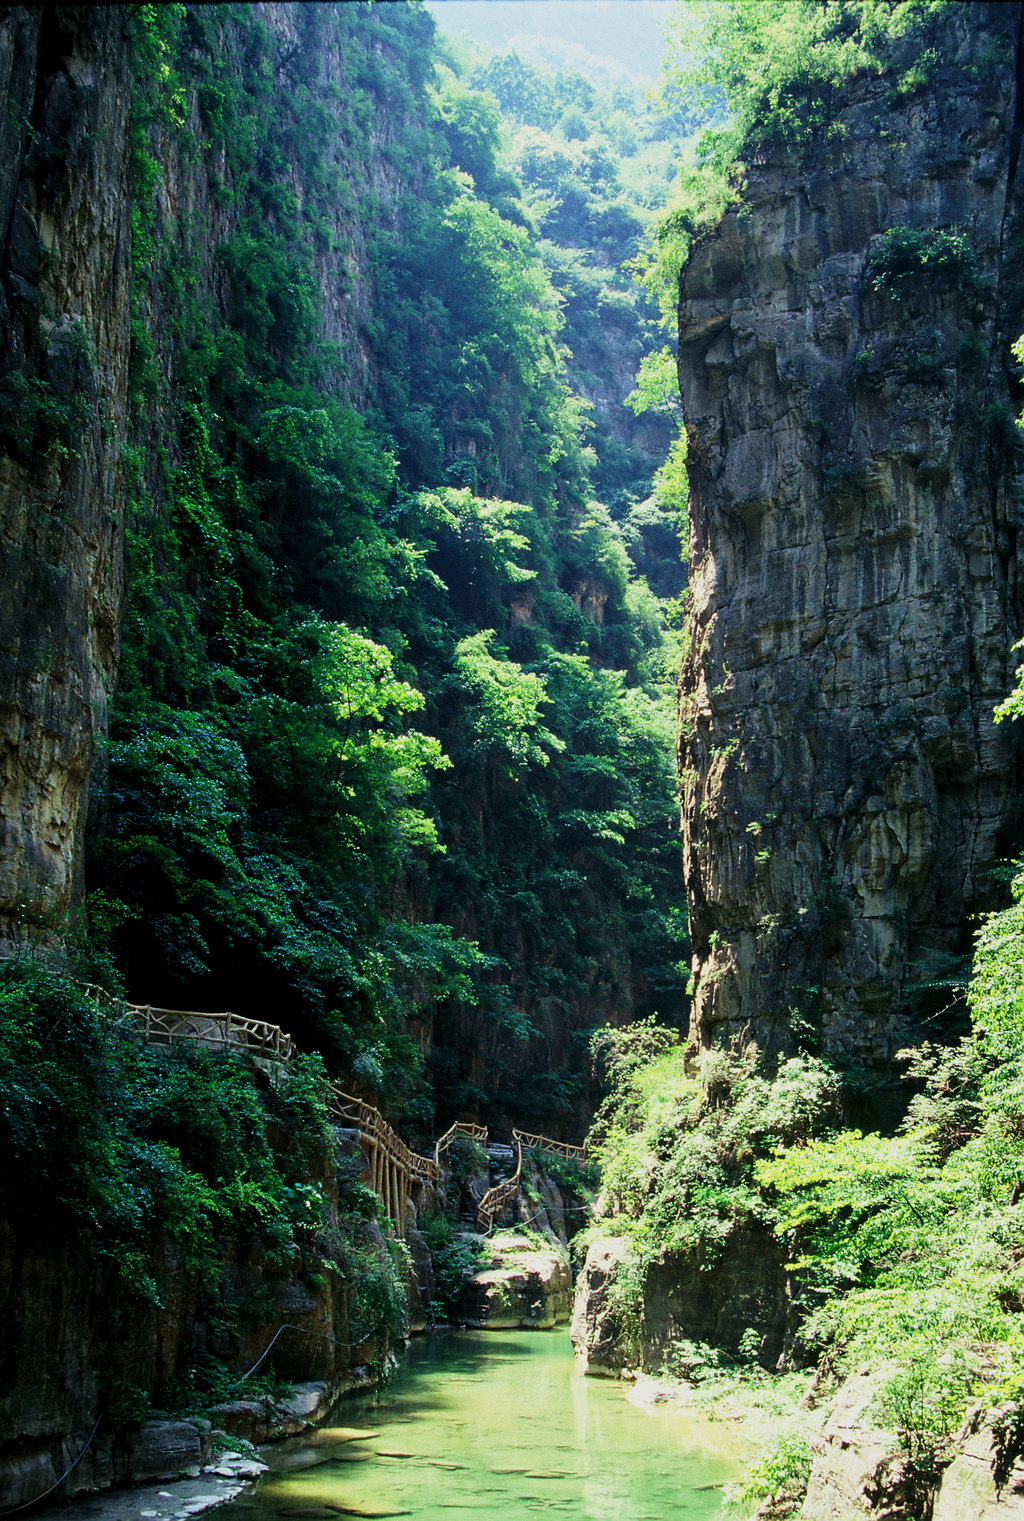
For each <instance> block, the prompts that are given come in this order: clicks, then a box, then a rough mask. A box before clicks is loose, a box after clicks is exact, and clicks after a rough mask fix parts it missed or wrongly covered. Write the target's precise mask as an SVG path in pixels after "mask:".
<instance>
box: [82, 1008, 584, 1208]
mask: <svg viewBox="0 0 1024 1521" xmlns="http://www.w3.org/2000/svg"><path fill="white" fill-rule="evenodd" d="M87 991H88V992H89V994H90V995H91V996H92V997H93V998H95V999H97V1000H101V1001H104V1002H107V1003H112V1004H114V1005H115V1007H117V1008H118V1009H120V1010H122V1011H123V1012H124V1014H125V1015H127V1016H128V1017H129V1018H130V1019H131V1020H132V1022H133V1024H134V1025H135V1027H136V1028H137V1029H138V1031H139V1033H140V1034H141V1035H142V1036H143V1038H144V1039H145V1040H148V1041H153V1042H154V1043H155V1044H158V1045H171V1044H173V1043H174V1042H176V1041H182V1040H184V1041H189V1042H190V1043H192V1044H194V1045H199V1046H205V1047H207V1049H209V1050H215V1051H224V1050H231V1051H240V1052H244V1053H245V1054H246V1055H248V1056H251V1057H253V1058H254V1059H255V1060H256V1061H258V1062H259V1063H260V1064H261V1065H263V1064H277V1063H280V1062H287V1061H290V1060H291V1059H292V1057H294V1056H296V1055H297V1054H298V1052H297V1049H296V1047H295V1044H294V1042H293V1041H292V1039H291V1037H290V1036H289V1035H286V1034H285V1032H284V1031H283V1030H282V1029H281V1028H280V1027H279V1026H278V1025H271V1024H266V1023H265V1022H264V1021H262V1020H259V1019H245V1018H243V1017H242V1016H240V1015H238V1014H232V1013H230V1012H224V1013H215V1014H214V1013H198V1012H196V1011H194V1010H187V1009H161V1008H156V1007H155V1006H154V1005H152V1004H134V1003H129V1004H123V1003H121V1002H120V1000H115V999H111V998H110V995H109V994H107V993H105V992H104V991H103V990H102V989H100V988H96V987H89V988H88V989H87ZM324 1097H325V1099H326V1102H327V1108H328V1110H329V1112H330V1114H331V1116H332V1118H333V1119H334V1121H335V1122H336V1123H337V1124H338V1125H340V1126H342V1127H344V1128H346V1129H351V1130H355V1131H356V1132H357V1134H358V1137H359V1144H360V1146H361V1147H362V1150H363V1152H364V1154H365V1156H366V1163H367V1168H368V1170H369V1175H370V1186H371V1188H372V1189H373V1191H374V1193H375V1194H376V1195H377V1197H378V1199H379V1200H380V1202H381V1207H382V1208H383V1210H384V1213H385V1214H386V1215H387V1216H388V1218H389V1219H390V1220H391V1221H392V1223H393V1224H394V1226H395V1229H396V1230H397V1231H398V1233H399V1234H400V1235H402V1236H404V1235H405V1232H406V1223H407V1217H408V1207H409V1200H410V1198H412V1196H413V1191H414V1190H415V1191H416V1192H417V1193H418V1194H419V1195H420V1196H422V1192H423V1190H424V1189H426V1188H432V1189H436V1188H438V1187H439V1186H440V1184H441V1182H442V1180H443V1178H444V1173H445V1167H444V1159H445V1158H446V1157H447V1154H448V1152H449V1151H450V1150H451V1148H452V1146H454V1145H455V1143H456V1142H457V1141H459V1140H460V1139H467V1140H471V1141H475V1142H477V1143H478V1144H479V1145H486V1143H487V1138H488V1136H487V1128H486V1126H484V1125H474V1124H470V1123H468V1122H466V1121H463V1120H456V1122H455V1124H454V1125H451V1126H450V1127H449V1128H448V1129H447V1130H446V1131H445V1133H444V1135H442V1136H440V1137H439V1138H438V1140H437V1141H436V1142H435V1144H434V1155H433V1156H432V1157H424V1156H420V1155H419V1154H418V1153H417V1152H414V1151H411V1150H410V1149H409V1147H408V1146H406V1144H405V1142H404V1141H403V1140H402V1139H401V1137H400V1136H399V1135H397V1134H396V1132H395V1131H394V1130H393V1129H392V1128H391V1126H390V1125H389V1124H388V1122H387V1120H386V1119H385V1118H384V1116H383V1115H382V1114H381V1112H380V1110H379V1109H375V1108H374V1106H373V1105H372V1104H368V1103H367V1102H366V1100H365V1099H360V1098H354V1097H353V1096H352V1094H350V1093H345V1092H343V1090H342V1089H341V1088H339V1087H338V1086H337V1085H336V1084H334V1083H328V1084H327V1090H326V1093H325V1095H324ZM512 1145H513V1148H514V1151H515V1159H516V1166H515V1171H514V1172H513V1173H512V1174H511V1175H510V1176H509V1177H507V1178H503V1179H501V1181H500V1182H498V1183H496V1184H495V1185H494V1186H493V1187H492V1188H489V1189H488V1190H487V1192H486V1193H485V1194H484V1196H483V1198H482V1199H481V1200H480V1203H479V1205H478V1206H477V1224H478V1226H479V1227H480V1228H481V1229H482V1230H485V1231H487V1233H488V1234H490V1232H491V1231H492V1230H493V1229H494V1225H495V1222H496V1221H497V1220H498V1219H499V1218H500V1216H501V1215H503V1214H504V1213H506V1212H507V1211H508V1210H510V1209H512V1208H513V1206H514V1205H515V1204H516V1202H517V1201H518V1198H519V1191H520V1185H521V1180H522V1172H523V1151H524V1150H536V1151H545V1152H548V1153H549V1154H550V1155H554V1156H562V1157H570V1158H573V1159H574V1160H577V1161H583V1159H584V1156H585V1152H584V1149H583V1147H582V1146H572V1145H570V1144H569V1143H568V1142H565V1141H552V1140H551V1139H550V1138H549V1137H548V1136H542V1135H533V1134H531V1133H529V1132H528V1131H523V1130H513V1132H512Z"/></svg>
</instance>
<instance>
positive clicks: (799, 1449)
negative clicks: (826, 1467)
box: [725, 1432, 811, 1521]
mask: <svg viewBox="0 0 1024 1521" xmlns="http://www.w3.org/2000/svg"><path fill="white" fill-rule="evenodd" d="M810 1476H811V1448H810V1443H809V1442H808V1441H807V1438H806V1437H804V1436H802V1435H797V1434H794V1433H791V1432H784V1433H783V1434H782V1435H781V1436H779V1437H776V1438H775V1440H774V1441H773V1442H771V1443H770V1445H769V1446H768V1447H767V1448H766V1449H765V1451H764V1452H762V1453H761V1454H760V1456H759V1457H758V1458H756V1459H755V1461H754V1463H753V1464H752V1465H751V1467H750V1468H749V1469H748V1471H747V1475H746V1478H745V1479H744V1481H743V1483H742V1484H736V1485H730V1486H729V1487H728V1489H727V1491H726V1494H725V1509H726V1513H727V1514H729V1513H733V1512H735V1513H737V1514H740V1513H742V1514H744V1515H748V1514H750V1512H751V1510H752V1508H753V1507H754V1506H757V1505H760V1504H762V1503H763V1502H764V1501H766V1500H770V1501H772V1502H773V1503H772V1508H771V1515H772V1516H773V1517H777V1518H778V1521H788V1518H789V1517H792V1516H798V1515H799V1514H800V1507H801V1505H802V1503H803V1498H804V1495H805V1494H806V1492H807V1482H808V1480H809V1478H810Z"/></svg>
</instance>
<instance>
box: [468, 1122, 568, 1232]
mask: <svg viewBox="0 0 1024 1521" xmlns="http://www.w3.org/2000/svg"><path fill="white" fill-rule="evenodd" d="M512 1144H513V1146H514V1147H515V1149H516V1170H515V1172H514V1173H512V1174H511V1176H510V1177H507V1178H502V1180H501V1182H500V1183H495V1184H494V1186H493V1187H492V1188H489V1189H488V1190H487V1192H486V1193H485V1194H484V1196H483V1198H482V1199H481V1200H480V1203H479V1204H478V1205H477V1207H476V1223H477V1225H478V1226H480V1228H481V1229H482V1230H485V1231H486V1232H487V1234H488V1235H490V1233H491V1231H492V1230H493V1229H494V1222H495V1220H497V1218H498V1216H499V1215H502V1214H504V1212H505V1211H506V1210H507V1209H511V1208H512V1206H513V1205H514V1204H515V1203H516V1201H517V1200H518V1198H519V1190H520V1187H521V1185H522V1177H523V1151H524V1150H526V1151H547V1152H550V1153H552V1154H553V1155H554V1156H558V1157H569V1158H571V1159H572V1160H573V1161H574V1162H582V1161H584V1160H585V1159H586V1152H585V1150H584V1148H583V1147H582V1146H572V1145H570V1144H569V1142H568V1141H553V1140H551V1138H550V1136H546V1135H532V1134H531V1133H530V1132H529V1131H526V1130H513V1132H512Z"/></svg>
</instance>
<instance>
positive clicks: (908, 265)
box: [864, 227, 978, 301]
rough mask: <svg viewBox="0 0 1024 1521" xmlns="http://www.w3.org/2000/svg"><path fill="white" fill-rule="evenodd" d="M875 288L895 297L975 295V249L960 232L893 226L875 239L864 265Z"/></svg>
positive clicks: (976, 276) (865, 274) (866, 276)
mask: <svg viewBox="0 0 1024 1521" xmlns="http://www.w3.org/2000/svg"><path fill="white" fill-rule="evenodd" d="M864 278H865V280H866V281H868V282H869V283H870V285H871V286H872V288H873V289H874V290H877V291H880V292H881V293H882V294H883V295H887V296H892V297H893V298H894V299H895V300H897V301H901V300H906V299H907V298H908V297H909V296H911V295H919V294H920V293H921V291H922V290H925V289H926V290H927V291H928V293H929V294H935V295H938V294H942V293H954V292H959V293H960V294H962V295H964V296H970V295H971V294H973V292H974V290H975V287H976V285H977V279H978V261H977V258H976V256H975V253H974V250H973V249H972V248H971V245H970V244H969V243H968V241H967V239H966V238H965V237H964V235H963V233H959V232H943V231H941V230H939V231H936V230H932V229H920V228H914V227H890V228H889V229H888V231H886V232H884V233H882V235H881V236H880V237H879V238H877V239H876V240H875V242H874V243H873V245H872V247H871V248H870V250H869V252H868V257H867V261H866V263H865V265H864Z"/></svg>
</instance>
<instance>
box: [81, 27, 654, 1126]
mask: <svg viewBox="0 0 1024 1521" xmlns="http://www.w3.org/2000/svg"><path fill="white" fill-rule="evenodd" d="M296 25H297V27H298V28H299V33H300V34H301V35H300V36H299V38H298V41H297V42H295V43H293V42H291V41H289V39H288V38H286V37H285V36H284V35H283V34H280V33H277V32H275V31H274V30H272V29H271V28H268V27H267V26H266V25H265V24H264V22H263V21H262V20H261V19H260V18H259V17H258V15H257V14H256V13H255V12H254V11H253V10H252V8H250V7H245V6H239V7H234V6H217V7H206V6H159V7H153V6H139V7H137V8H136V10H135V13H134V17H133V26H134V28H135V48H136V57H137V69H138V78H139V86H140V88H139V106H138V120H137V127H136V135H135V212H134V235H135V237H134V260H135V280H134V286H135V296H134V300H135V323H134V335H135V343H134V351H133V370H132V383H133V398H134V418H135V420H134V425H133V426H134V436H133V439H132V441H131V443H130V446H129V448H128V453H127V466H128V469H129V471H130V475H131V481H132V490H133V502H132V511H131V518H130V523H129V531H128V566H127V596H128V606H127V612H126V617H125V623H124V646H123V665H122V677H121V683H120V690H119V693H118V698H117V704H116V707H115V710H114V714H113V719H112V727H111V743H110V750H109V765H108V770H107V785H106V788H105V790H104V793H103V796H102V799H101V808H100V812H99V817H98V826H97V827H96V828H95V829H94V830H93V833H92V839H91V859H90V865H89V870H88V880H89V886H90V896H89V902H88V923H87V945H86V949H85V959H86V963H87V965H88V967H89V970H90V973H91V975H93V976H94V977H96V978H99V979H100V980H102V981H104V982H106V983H107V984H108V985H109V986H113V987H118V986H122V987H123V988H124V989H125V990H126V991H127V992H128V993H129V995H131V996H134V997H137V998H140V999H144V1000H148V1001H156V1002H162V1003H166V1004H176V1005H179V1006H189V1007H233V1008H237V1009H244V1010H246V1011H247V1012H249V1013H253V1014H257V1015H262V1016H264V1017H267V1018H270V1019H272V1020H273V1021H274V1022H277V1023H280V1024H282V1025H284V1026H285V1027H286V1028H287V1029H289V1030H290V1031H291V1032H292V1033H293V1034H294V1035H295V1036H296V1038H297V1039H298V1040H299V1042H300V1044H301V1045H303V1046H304V1047H306V1048H308V1049H316V1050H320V1051H322V1052H323V1053H324V1054H325V1056H326V1057H327V1059H328V1061H329V1062H330V1063H331V1064H332V1065H333V1066H334V1067H335V1068H336V1069H339V1070H341V1071H343V1072H344V1074H345V1076H346V1079H347V1080H349V1081H351V1082H354V1083H357V1084H362V1085H363V1087H364V1088H365V1089H366V1090H367V1091H369V1092H371V1093H373V1094H374V1095H375V1096H377V1097H379V1098H381V1099H383V1100H384V1101H385V1102H386V1103H388V1104H389V1105H390V1106H391V1107H392V1109H393V1110H394V1112H395V1113H396V1114H398V1115H400V1116H403V1117H404V1118H405V1120H406V1121H408V1122H411V1123H413V1124H415V1125H418V1126H420V1127H421V1128H422V1129H429V1128H430V1127H431V1126H432V1125H433V1122H434V1108H435V1103H436V1102H437V1101H438V1099H439V1100H440V1102H441V1104H442V1105H443V1107H444V1109H445V1110H447V1111H448V1112H451V1111H464V1110H466V1109H467V1108H476V1107H479V1106H481V1105H482V1106H484V1108H486V1107H487V1106H488V1104H490V1105H492V1107H493V1106H495V1105H496V1106H497V1109H498V1110H500V1111H503V1112H506V1113H507V1112H509V1111H515V1112H517V1113H519V1114H520V1115H523V1116H525V1117H529V1116H530V1115H531V1114H532V1115H533V1116H534V1118H535V1120H536V1122H537V1123H540V1122H541V1121H543V1122H544V1123H545V1124H547V1125H548V1126H549V1127H550V1125H551V1124H557V1123H559V1115H560V1114H563V1115H564V1114H565V1113H566V1111H567V1109H568V1108H569V1107H570V1106H571V1105H572V1103H573V1102H574V1099H575V1095H576V1094H577V1092H578V1090H579V1085H580V1082H581V1073H582V1071H583V1067H584V1058H585V1045H586V1042H585V1038H584V1039H577V1040H575V1041H573V1040H571V1039H570V1037H571V1036H572V1035H573V1032H583V1034H584V1035H585V1031H586V1028H587V1027H588V1026H590V1027H592V1026H594V1025H596V1024H598V1023H600V1022H601V1021H602V1020H604V1019H607V1018H608V1017H612V1018H614V1019H620V1018H622V1017H629V1016H630V1015H631V1014H632V1013H633V1012H634V1011H635V1010H637V1009H639V1010H641V1011H646V1010H650V1009H652V1008H659V1009H660V1010H661V1011H662V1012H663V1013H664V1014H665V1015H666V1016H667V1017H669V1018H678V1017H679V1014H680V1011H681V999H682V990H681V983H680V977H679V974H678V971H677V970H676V966H677V963H678V961H679V959H680V955H681V952H682V949H683V919H682V915H681V912H680V910H679V907H678V897H679V892H678V882H677V875H676V873H677V867H676V854H675V850H674V846H673V835H674V822H673V807H674V804H673V796H674V789H673V782H672V776H671V758H670V756H671V728H672V718H671V702H670V698H669V690H670V688H669V679H670V671H669V666H670V665H671V659H668V660H667V659H666V646H665V635H664V631H663V630H664V621H665V615H664V609H663V599H665V598H669V597H674V596H676V595H677V594H678V592H679V590H680V588H681V585H682V574H683V570H682V556H681V550H680V547H679V540H678V537H677V535H676V530H675V520H674V517H673V516H672V514H671V513H670V512H668V511H667V510H666V509H665V508H664V507H663V506H659V505H658V504H657V503H656V502H651V501H647V500H646V499H647V498H648V497H649V493H650V488H651V477H652V474H653V471H654V469H655V467H656V465H657V464H658V461H659V458H660V457H661V455H660V454H659V452H658V451H659V449H660V450H661V451H662V454H663V452H664V446H665V442H666V438H667V435H666V434H665V431H664V426H663V424H661V423H659V421H658V419H657V417H653V418H652V419H650V428H649V429H648V435H647V436H646V445H647V450H646V452H645V451H644V449H641V448H639V447H638V446H637V445H636V443H635V442H634V443H625V444H623V443H621V442H619V441H618V438H617V435H616V428H619V430H620V431H621V428H622V427H630V426H632V422H631V420H629V414H628V412H627V411H626V410H625V409H624V408H623V406H622V399H623V397H624V395H625V393H626V391H628V389H629V388H630V386H631V384H632V378H633V370H634V368H635V364H636V363H637V362H639V360H640V359H641V358H642V356H643V353H644V351H645V349H647V348H650V346H651V344H652V342H653V338H652V329H651V326H650V320H649V314H647V313H646V311H645V309H644V306H643V302H642V301H641V300H640V298H638V297H636V296H633V295H630V294H629V292H628V289H627V284H626V282H625V280H624V277H623V276H622V275H621V274H620V272H619V264H620V262H621V261H622V260H623V259H624V258H627V257H630V256H633V255H635V254H636V252H637V251H638V249H639V247H640V242H641V238H642V234H643V231H644V215H642V214H641V212H642V211H643V208H642V207H641V206H640V201H639V192H637V191H635V190H634V191H628V190H627V189H625V188H621V189H620V187H619V185H618V183H617V181H616V180H615V175H614V169H613V166H612V160H611V157H610V151H609V150H610V146H611V142H612V138H613V137H614V135H615V134H618V136H619V138H622V137H623V134H626V132H627V126H628V125H629V124H628V123H627V122H626V120H625V113H624V110H623V105H624V103H625V104H627V105H628V101H625V102H624V99H620V100H619V101H618V103H617V104H616V103H615V102H612V101H610V100H608V99H605V98H603V97H602V98H601V99H598V98H597V96H596V95H595V93H594V92H593V90H592V89H591V88H590V87H589V86H588V85H587V82H586V81H585V80H583V79H581V78H579V77H576V76H556V77H554V78H552V77H548V76H543V75H540V74H537V73H536V72H535V71H531V70H527V69H525V67H521V68H520V72H519V74H518V75H517V74H516V67H517V65H516V61H515V60H514V58H512V59H510V58H508V57H505V58H497V59H489V60H488V59H484V58H480V57H478V58H476V59H475V60H471V61H465V60H462V61H460V60H459V59H458V58H457V57H456V56H455V54H453V53H452V52H450V51H449V52H447V53H445V54H444V56H443V57H442V56H441V55H440V54H438V53H436V52H435V51H434V46H435V45H434V42H433V40H432V23H431V22H430V19H429V17H428V16H427V15H426V14H425V13H424V12H423V11H422V10H421V9H420V8H419V6H418V5H391V6H376V5H368V4H351V5H346V6H339V7H303V8H300V10H299V12H298V13H297V16H296ZM335 56H336V57H337V58H339V59H341V60H342V67H343V69H344V71H345V75H346V77H345V80H344V83H343V84H340V83H338V82H337V81H334V82H332V81H331V80H330V79H328V78H327V76H326V72H325V70H326V62H325V60H327V59H330V58H332V57H335ZM435 62H436V63H437V67H436V69H435ZM335 66H336V65H335ZM492 90H495V91H496V92H497V94H498V97H499V99H500V101H501V106H502V107H503V108H504V110H505V112H506V115H510V116H511V119H512V120H513V123H514V124H515V125H516V130H517V132H518V133H519V134H520V136H519V137H518V138H516V139H514V140H513V141H512V142H507V141H506V139H505V137H504V135H503V131H504V129H503V127H502V120H501V112H500V110H499V105H498V103H497V102H496V99H495V96H494V94H492V93H490V92H491V91H492ZM535 97H537V98H542V99H543V102H544V104H543V106H542V107H538V106H536V101H535ZM538 111H539V113H540V114H539V115H538ZM645 121H647V124H646V125H645ZM535 122H541V123H542V124H541V125H533V124H532V123H535ZM381 123H386V127H382V126H381V125H380V124H381ZM629 130H630V132H631V133H632V139H631V140H632V143H633V144H634V146H635V149H636V152H635V154H634V157H635V158H636V162H637V169H638V174H637V176H636V183H637V184H639V183H640V182H641V180H642V178H643V174H642V172H641V171H643V170H644V169H645V168H646V167H647V166H648V164H649V160H650V154H651V153H656V154H657V155H660V160H661V162H662V164H664V163H665V162H667V158H668V156H669V155H668V153H667V151H666V147H665V139H666V134H667V133H668V132H669V130H670V124H669V125H666V123H665V122H663V121H659V119H658V118H656V117H655V116H654V115H653V114H650V115H649V120H647V119H646V118H645V119H640V118H634V120H633V122H632V125H631V126H630V127H629ZM523 132H526V134H527V139H523V138H522V133H523ZM644 143H647V144H648V146H647V147H646V148H643V152H641V148H642V145H643V144H644ZM197 152H199V153H201V155H202V162H203V164H204V165H206V166H210V165H214V164H215V165H217V166H218V167H217V168H216V170H210V171H209V177H208V179H206V180H205V181H204V177H203V175H199V174H198V170H197V169H196V167H195V162H196V154H197ZM644 153H646V154H647V158H645V157H644ZM190 173H193V174H196V175H197V176H198V177H197V183H198V184H199V185H201V186H203V187H204V188H203V189H202V191H201V196H200V199H201V200H202V198H203V197H205V204H203V205H202V206H198V207H195V208H192V209H191V210H185V209H181V210H178V211H172V210H170V209H169V205H168V200H167V198H166V197H165V196H163V195H162V194H161V193H160V187H161V184H162V182H163V179H164V177H165V176H166V175H167V174H175V175H182V174H184V175H188V174H190ZM205 173H206V171H205V170H204V174H205ZM662 183H663V184H664V176H662ZM524 187H525V188H524ZM655 199H656V197H655ZM647 200H648V201H650V200H651V197H650V195H648V196H647ZM644 214H646V213H644ZM339 298H340V299H341V301H342V302H343V303H345V302H347V303H349V306H350V309H351V310H350V314H349V315H348V316H345V317H344V318H343V319H342V320H341V321H340V322H339V319H338V317H337V315H336V311H335V303H336V302H337V301H338V299H339ZM622 332H626V333H627V334H628V343H627V344H626V347H625V350H624V358H623V359H622V361H621V363H620V370H621V373H617V374H616V375H615V376H614V377H607V376H606V377H604V379H603V380H602V382H601V384H602V385H603V386H604V387H605V389H608V388H609V387H610V388H611V390H612V391H615V392H616V395H617V400H616V401H615V404H614V407H613V408H612V412H613V413H614V416H611V415H609V416H604V415H602V414H601V413H600V411H599V412H598V415H597V418H596V423H595V425H594V426H593V427H592V426H591V424H590V423H589V422H588V421H587V410H588V408H587V402H586V399H585V395H584V394H583V393H585V391H586V386H585V385H584V380H583V377H584V373H585V371H586V367H587V365H588V364H589V363H591V361H592V359H593V356H594V354H598V355H599V357H600V359H601V362H606V361H607V358H608V353H609V351H610V349H611V348H612V347H613V346H614V345H615V344H616V343H617V342H618V338H619V335H620V334H621V333H622ZM659 341H660V340H659ZM566 343H568V345H569V347H568V349H567V348H566V347H565V345H566ZM624 419H625V420H627V421H625V422H624ZM659 430H660V431H659ZM599 493H600V494H602V495H603V497H604V498H605V499H606V501H607V505H605V503H604V502H603V501H601V500H598V499H597V496H598V494H599ZM645 502H646V505H644V503H645ZM652 586H653V589H652ZM552 1025H555V1026H557V1027H559V1028H560V1029H562V1030H563V1031H565V1032H566V1033H565V1035H564V1036H561V1037H559V1038H558V1039H557V1040H556V1043H555V1044H556V1047H557V1055H556V1059H555V1060H554V1062H552V1061H551V1060H550V1054H551V1050H552V1046H551V1039H550V1033H549V1032H550V1029H551V1028H552ZM481 1056H482V1058H483V1061H482V1062H481ZM529 1066H533V1067H534V1068H536V1067H538V1066H539V1067H543V1068H545V1069H550V1068H551V1067H552V1066H553V1067H554V1069H555V1070H554V1071H551V1070H548V1072H547V1076H546V1077H545V1079H544V1080H543V1081H541V1082H532V1083H529V1084H524V1083H523V1082H522V1081H521V1079H522V1076H523V1074H524V1073H525V1072H526V1070H527V1069H528V1067H529Z"/></svg>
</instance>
